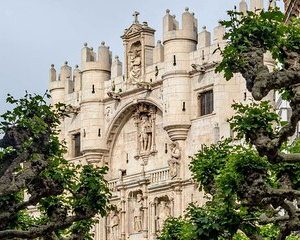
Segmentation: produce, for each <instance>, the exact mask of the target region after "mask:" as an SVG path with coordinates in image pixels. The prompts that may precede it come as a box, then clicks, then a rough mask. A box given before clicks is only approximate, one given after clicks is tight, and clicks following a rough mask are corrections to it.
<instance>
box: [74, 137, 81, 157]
mask: <svg viewBox="0 0 300 240" xmlns="http://www.w3.org/2000/svg"><path fill="white" fill-rule="evenodd" d="M73 144H74V157H79V156H81V155H82V154H81V151H80V145H81V142H80V133H76V134H74V135H73Z"/></svg>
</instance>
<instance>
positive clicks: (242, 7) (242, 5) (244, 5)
mask: <svg viewBox="0 0 300 240" xmlns="http://www.w3.org/2000/svg"><path fill="white" fill-rule="evenodd" d="M239 11H240V12H242V13H243V14H244V15H246V14H247V11H248V5H247V3H246V1H245V0H241V2H240V4H239Z"/></svg>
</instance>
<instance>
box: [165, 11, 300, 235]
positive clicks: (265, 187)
mask: <svg viewBox="0 0 300 240" xmlns="http://www.w3.org/2000/svg"><path fill="white" fill-rule="evenodd" d="M228 13H229V17H230V19H229V20H228V21H222V22H221V23H222V24H223V25H224V26H225V27H226V28H227V31H226V35H225V39H227V40H228V44H227V45H226V47H225V48H224V49H220V48H219V49H218V51H221V54H222V56H223V60H222V61H221V62H220V63H219V65H218V66H217V68H216V71H218V72H223V73H224V76H225V78H226V79H227V80H230V79H231V78H232V77H233V74H234V73H240V74H241V75H242V76H243V77H244V79H245V80H246V86H247V89H248V90H249V92H251V94H252V96H253V98H254V99H255V100H257V101H259V102H253V103H251V104H248V105H243V104H239V103H236V104H234V105H233V108H234V109H235V111H236V115H235V116H233V117H232V118H231V119H230V120H229V122H230V124H231V128H232V129H233V130H234V131H235V133H236V135H237V138H238V139H243V140H242V142H244V143H243V144H237V143H236V142H237V141H234V140H233V139H223V140H222V141H220V142H219V143H217V144H213V145H211V146H206V147H204V148H203V149H202V150H201V151H199V152H198V153H197V154H196V155H195V156H194V158H193V159H192V161H191V164H190V170H191V172H192V175H193V179H194V180H195V181H196V182H197V183H199V185H200V186H201V187H202V188H203V190H204V191H205V192H206V194H207V197H208V201H207V202H206V204H205V205H204V206H202V207H199V206H197V205H194V204H191V205H190V207H189V208H188V209H187V214H186V216H185V217H184V218H180V219H172V221H168V222H167V223H166V224H165V226H164V229H163V231H162V234H161V236H160V239H161V240H167V239H171V238H170V236H171V234H172V233H174V232H176V239H190V240H194V239H195V240H196V239H205V240H216V239H224V240H228V239H234V240H246V239H251V240H261V239H269V240H271V239H272V240H273V239H274V240H275V239H277V240H283V239H300V238H299V237H297V232H299V231H300V210H299V207H300V171H299V170H300V154H299V152H300V148H299V147H300V144H299V141H295V142H294V143H293V144H291V145H289V144H288V139H289V137H291V136H292V135H293V134H294V133H295V131H296V128H297V124H298V122H299V120H300V87H299V86H300V85H299V84H300V20H299V19H292V20H291V21H290V22H289V23H285V22H284V20H285V19H284V14H283V13H281V12H280V11H279V10H278V9H270V10H269V11H261V12H256V13H253V12H248V13H247V15H243V14H242V13H239V12H236V11H229V12H228ZM266 54H271V55H272V57H273V59H274V61H275V62H276V63H277V64H276V65H277V68H276V69H274V71H272V72H271V71H269V69H268V67H267V66H266V65H265V64H264V56H265V55H266ZM272 91H279V92H281V93H282V97H283V98H284V99H285V100H288V101H289V104H290V106H291V109H292V114H291V118H290V120H289V122H287V123H282V122H280V118H279V116H278V115H277V114H276V113H275V111H274V109H273V108H272V107H271V106H270V104H269V102H266V101H263V98H264V97H265V96H266V95H267V94H269V93H270V92H272ZM187 226H188V227H187ZM187 229H193V234H191V235H189V237H188V238H185V236H187V235H186V234H187V231H189V230H187Z"/></svg>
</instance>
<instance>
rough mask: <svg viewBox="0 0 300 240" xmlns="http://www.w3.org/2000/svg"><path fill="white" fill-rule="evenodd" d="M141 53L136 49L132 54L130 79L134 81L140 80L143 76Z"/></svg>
mask: <svg viewBox="0 0 300 240" xmlns="http://www.w3.org/2000/svg"><path fill="white" fill-rule="evenodd" d="M141 64H142V60H141V53H140V51H139V50H138V49H134V50H133V51H132V54H131V56H130V67H129V70H130V71H129V79H130V81H131V82H132V83H136V82H138V79H139V77H140V76H141Z"/></svg>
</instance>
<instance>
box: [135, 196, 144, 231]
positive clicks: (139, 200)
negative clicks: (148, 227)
mask: <svg viewBox="0 0 300 240" xmlns="http://www.w3.org/2000/svg"><path fill="white" fill-rule="evenodd" d="M142 215H143V197H142V194H140V193H138V194H137V196H136V201H135V206H134V208H133V230H134V232H140V231H142V229H143V227H142V226H143V225H142Z"/></svg>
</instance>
